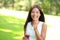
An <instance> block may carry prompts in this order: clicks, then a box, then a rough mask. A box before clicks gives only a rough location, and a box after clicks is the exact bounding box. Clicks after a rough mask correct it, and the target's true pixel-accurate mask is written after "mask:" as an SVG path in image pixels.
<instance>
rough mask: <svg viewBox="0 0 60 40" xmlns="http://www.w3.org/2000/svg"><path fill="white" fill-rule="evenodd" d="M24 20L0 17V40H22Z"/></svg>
mask: <svg viewBox="0 0 60 40" xmlns="http://www.w3.org/2000/svg"><path fill="white" fill-rule="evenodd" d="M24 22H25V20H24V19H17V18H14V17H10V16H3V15H0V40H22V39H21V38H22V36H23V25H24Z"/></svg>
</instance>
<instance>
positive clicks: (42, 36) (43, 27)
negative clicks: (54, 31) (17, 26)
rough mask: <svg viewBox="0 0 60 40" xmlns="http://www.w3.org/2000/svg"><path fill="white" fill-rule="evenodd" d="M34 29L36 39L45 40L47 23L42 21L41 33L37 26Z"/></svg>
mask: <svg viewBox="0 0 60 40" xmlns="http://www.w3.org/2000/svg"><path fill="white" fill-rule="evenodd" d="M34 30H35V34H36V36H37V40H45V37H46V31H47V25H46V24H45V23H43V26H42V33H41V34H40V33H39V32H38V30H37V28H35V29H34Z"/></svg>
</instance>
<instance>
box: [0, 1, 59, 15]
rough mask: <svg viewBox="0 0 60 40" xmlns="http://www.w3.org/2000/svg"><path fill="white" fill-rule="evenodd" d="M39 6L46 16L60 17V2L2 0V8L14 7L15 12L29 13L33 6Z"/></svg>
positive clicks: (0, 2)
mask: <svg viewBox="0 0 60 40" xmlns="http://www.w3.org/2000/svg"><path fill="white" fill-rule="evenodd" d="M35 3H36V4H39V5H40V6H41V7H42V9H43V12H44V13H45V14H52V15H59V13H60V11H59V10H60V0H0V8H2V7H5V8H9V7H12V8H14V10H20V11H29V9H30V7H31V6H32V5H33V4H35Z"/></svg>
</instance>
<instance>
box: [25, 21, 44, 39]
mask: <svg viewBox="0 0 60 40" xmlns="http://www.w3.org/2000/svg"><path fill="white" fill-rule="evenodd" d="M42 24H43V22H41V21H40V22H39V24H38V26H37V29H38V32H39V33H40V34H41V30H42ZM26 34H28V35H30V36H29V40H37V39H36V35H35V31H34V28H33V26H32V25H31V22H28V24H27V27H26Z"/></svg>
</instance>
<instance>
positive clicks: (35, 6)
mask: <svg viewBox="0 0 60 40" xmlns="http://www.w3.org/2000/svg"><path fill="white" fill-rule="evenodd" d="M34 8H38V9H39V11H40V14H41V16H40V18H39V21H42V22H45V18H44V14H43V12H42V10H41V8H40V7H39V6H38V5H33V6H32V7H31V8H30V10H29V14H28V17H27V20H26V23H25V25H24V34H25V31H26V26H27V23H28V22H30V21H32V18H31V12H32V10H33V9H34Z"/></svg>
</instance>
